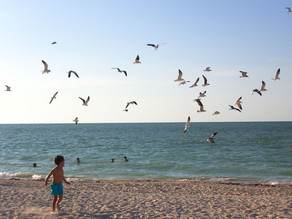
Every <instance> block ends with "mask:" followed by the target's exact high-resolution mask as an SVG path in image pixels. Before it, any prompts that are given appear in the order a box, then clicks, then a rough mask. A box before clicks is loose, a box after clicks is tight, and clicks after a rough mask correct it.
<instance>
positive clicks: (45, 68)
mask: <svg viewBox="0 0 292 219" xmlns="http://www.w3.org/2000/svg"><path fill="white" fill-rule="evenodd" d="M42 63H43V64H44V70H42V74H44V73H49V72H51V70H49V69H48V64H47V63H46V62H45V61H44V60H42Z"/></svg>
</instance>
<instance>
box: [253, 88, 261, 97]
mask: <svg viewBox="0 0 292 219" xmlns="http://www.w3.org/2000/svg"><path fill="white" fill-rule="evenodd" d="M253 93H258V94H259V95H260V96H262V93H261V92H260V91H259V90H258V89H253V90H252V91H251V94H253Z"/></svg>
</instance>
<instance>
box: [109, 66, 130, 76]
mask: <svg viewBox="0 0 292 219" xmlns="http://www.w3.org/2000/svg"><path fill="white" fill-rule="evenodd" d="M112 69H117V70H118V72H120V73H124V74H125V75H126V76H127V72H126V71H125V70H121V69H119V68H112Z"/></svg>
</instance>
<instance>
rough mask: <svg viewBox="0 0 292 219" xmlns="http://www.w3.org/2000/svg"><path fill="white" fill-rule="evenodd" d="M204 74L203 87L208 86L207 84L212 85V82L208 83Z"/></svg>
mask: <svg viewBox="0 0 292 219" xmlns="http://www.w3.org/2000/svg"><path fill="white" fill-rule="evenodd" d="M202 76H203V78H204V84H202V85H203V87H206V86H208V85H210V84H208V83H207V78H206V77H205V76H204V75H202Z"/></svg>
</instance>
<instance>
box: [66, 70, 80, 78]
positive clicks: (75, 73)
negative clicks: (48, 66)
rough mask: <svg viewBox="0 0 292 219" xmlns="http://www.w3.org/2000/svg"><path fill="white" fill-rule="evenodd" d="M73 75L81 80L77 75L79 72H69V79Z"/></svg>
mask: <svg viewBox="0 0 292 219" xmlns="http://www.w3.org/2000/svg"><path fill="white" fill-rule="evenodd" d="M71 74H74V75H75V76H76V77H77V78H79V75H78V74H77V72H76V71H72V70H71V71H69V72H68V78H70V77H71Z"/></svg>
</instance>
